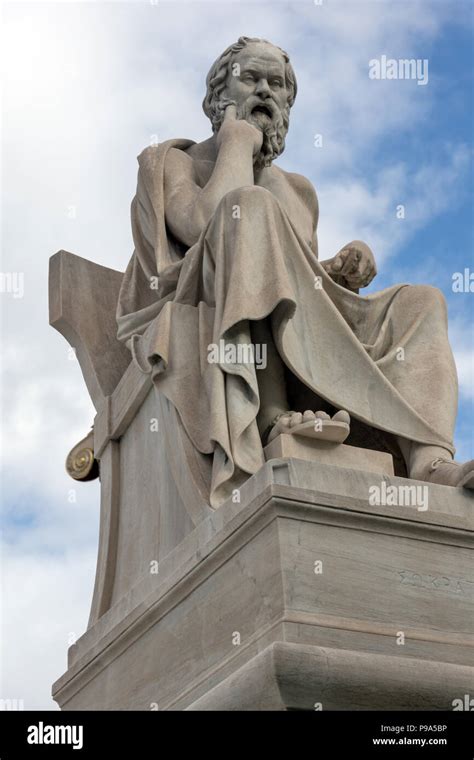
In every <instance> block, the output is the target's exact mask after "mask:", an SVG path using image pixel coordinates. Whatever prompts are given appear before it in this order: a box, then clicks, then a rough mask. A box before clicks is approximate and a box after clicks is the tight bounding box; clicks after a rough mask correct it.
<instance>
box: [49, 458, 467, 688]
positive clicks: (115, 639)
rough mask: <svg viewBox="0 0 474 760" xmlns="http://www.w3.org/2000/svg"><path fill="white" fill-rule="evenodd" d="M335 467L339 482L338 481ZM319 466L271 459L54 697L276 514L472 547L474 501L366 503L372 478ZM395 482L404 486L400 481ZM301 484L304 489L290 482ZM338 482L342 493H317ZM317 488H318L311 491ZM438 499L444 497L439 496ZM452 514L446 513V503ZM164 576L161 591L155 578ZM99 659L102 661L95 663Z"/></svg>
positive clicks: (97, 637)
mask: <svg viewBox="0 0 474 760" xmlns="http://www.w3.org/2000/svg"><path fill="white" fill-rule="evenodd" d="M334 469H337V476H338V477H337V481H336V479H335V478H334V474H335V473H334ZM354 474H355V473H354V471H353V470H345V469H344V468H334V467H332V466H330V465H317V464H315V463H310V462H304V461H302V460H294V459H291V460H272V461H270V462H268V463H267V464H266V465H265V466H264V467H262V469H261V470H260V471H259V472H258V473H257V474H256V475H255V476H253V477H252V478H251V479H250V480H249V481H248V482H247V483H246V484H245V485H244V486H243V487H242V489H241V490H242V494H241V495H242V501H241V503H240V504H235V503H233V502H231V501H228V502H226V504H224V505H223V506H222V507H221V508H220V509H219V510H217V511H216V512H215V513H214V514H212V515H211V516H210V517H209V518H207V519H206V520H204V521H203V522H202V523H201V524H200V525H198V526H197V527H196V529H195V530H194V531H193V532H192V533H191V534H190V535H189V536H187V537H186V538H185V539H184V541H183V542H182V543H181V544H180V545H179V546H178V547H176V549H175V550H174V551H173V552H171V553H170V554H169V555H168V556H167V557H166V558H165V559H164V560H163V561H162V562H161V563H160V574H159V576H153V577H150V578H145V579H144V580H143V581H142V582H140V583H139V584H137V586H135V588H134V589H132V591H131V592H130V593H129V594H127V595H126V596H125V597H123V599H122V600H120V602H118V603H117V604H116V605H114V607H113V608H111V609H110V610H109V611H108V612H107V613H106V614H105V615H103V616H102V617H101V618H99V620H98V621H97V623H96V624H95V625H94V626H93V627H92V628H90V629H89V630H88V631H86V633H85V634H84V635H83V636H82V637H81V638H80V639H78V641H77V643H76V644H74V645H73V646H72V647H71V648H70V650H69V669H68V671H67V672H66V673H65V674H63V676H61V677H60V678H59V679H58V680H57V681H56V683H55V684H54V685H53V694H54V695H56V696H58V695H59V692H62V695H61V700H62V701H63V700H64V699H65V693H66V692H69V691H71V692H75V691H77V690H79V689H80V688H82V687H83V686H84V684H85V683H86V682H87V681H88V680H90V679H91V678H93V677H94V676H95V675H96V674H97V673H98V672H99V671H100V670H102V669H103V668H104V667H106V666H107V664H108V663H110V662H111V661H112V660H113V659H115V657H117V656H119V654H120V652H122V651H124V649H126V648H127V647H128V646H130V645H131V643H132V642H133V641H135V640H136V639H138V638H139V637H140V636H141V635H142V634H143V633H144V632H145V631H146V630H148V629H149V628H150V627H151V626H152V625H154V624H155V623H156V621H157V620H159V619H160V618H161V617H163V616H164V615H165V614H167V612H169V610H170V609H172V608H173V607H175V606H176V605H177V604H179V603H180V601H181V600H182V599H183V598H184V597H185V596H186V595H188V594H189V593H190V592H191V591H192V590H193V589H194V588H196V587H197V586H198V585H199V584H200V583H202V582H203V581H204V580H205V578H207V577H209V576H210V575H211V574H212V573H213V572H214V571H215V570H216V568H217V567H218V566H219V565H221V564H222V563H223V562H225V561H226V559H227V557H228V556H229V553H230V552H234V551H236V550H237V549H239V548H241V547H242V546H244V545H245V544H246V543H247V542H248V541H250V540H251V539H252V538H253V536H255V535H256V533H258V532H259V531H260V530H262V528H263V527H265V525H267V524H269V523H270V522H271V521H272V520H274V519H276V517H278V516H286V517H294V518H296V519H308V520H311V521H315V522H322V523H325V524H328V523H330V524H333V525H342V526H345V527H347V528H348V529H350V528H353V529H360V528H364V529H365V530H370V531H372V532H379V533H388V534H392V535H409V536H411V537H412V538H419V539H422V540H429V541H432V542H438V543H448V544H450V545H460V546H466V545H468V546H472V534H471V533H470V532H469V530H468V527H467V526H468V525H469V524H471V519H470V517H469V516H468V514H467V510H469V511H470V510H472V500H471V499H470V498H469V497H467V498H466V497H465V494H463V492H462V491H460V490H459V489H453V488H447V487H445V486H434V487H433V486H430V493H431V491H433V492H434V493H435V496H436V499H435V502H436V501H437V502H438V503H437V507H438V511H436V510H429V511H428V512H419V511H417V510H416V508H411V507H380V506H375V507H374V506H369V505H368V502H367V489H368V485H369V484H371V483H373V479H374V473H363V472H357V473H356V475H357V477H356V478H354ZM384 478H385V479H387V481H388V482H390V483H398V484H406V483H407V482H410V481H407V480H406V479H403V478H388V477H387V476H384ZM292 482H293V483H294V482H300V483H301V482H304V483H305V485H306V488H298V487H295V486H292V485H291V483H292ZM318 482H319V484H320V485H321V486H324V485H326V484H327V485H329V483H330V484H331V485H332V488H334V485H335V482H337V487H338V493H330V491H329V488H328V490H326V489H325V490H323V491H320V490H318V487H317V486H318ZM310 486H313V487H310ZM440 497H441V498H440ZM448 502H449V509H445V510H444V511H442V509H443V504H445V503H446V504H448ZM157 579H159V587H158V588H157V587H156V580H157ZM99 657H100V659H98V658H99Z"/></svg>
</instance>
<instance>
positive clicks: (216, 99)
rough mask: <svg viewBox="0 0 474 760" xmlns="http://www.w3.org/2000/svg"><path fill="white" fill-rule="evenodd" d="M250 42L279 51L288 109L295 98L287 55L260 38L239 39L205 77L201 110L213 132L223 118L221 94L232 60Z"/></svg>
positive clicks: (215, 62) (291, 69)
mask: <svg viewBox="0 0 474 760" xmlns="http://www.w3.org/2000/svg"><path fill="white" fill-rule="evenodd" d="M250 42H264V43H265V44H267V45H272V47H275V48H276V49H277V50H279V51H280V53H281V54H282V56H283V58H284V60H285V83H286V87H287V90H288V108H291V106H292V105H293V103H294V102H295V98H296V91H297V85H296V77H295V72H294V71H293V67H292V65H291V63H290V57H289V55H288V53H285V51H284V50H282V49H281V48H280V47H278V46H277V45H273V43H272V42H269V41H268V40H264V39H262V38H260V37H239V39H238V40H237V42H234V44H233V45H229V47H228V48H227V49H226V50H224V52H223V53H222V55H220V56H219V58H218V59H217V60H216V61H214V63H213V64H212V66H211V68H210V70H209V73H208V75H207V77H206V85H207V91H206V95H205V97H204V100H203V102H202V108H203V111H204V113H205V114H206V116H207V117H208V118H209V119H210V120H211V124H212V129H213V132H217V130H218V129H219V127H220V125H221V123H222V120H223V118H224V110H225V107H226V105H227V102H226V101H225V100H224V99H223V98H222V93H223V91H224V89H225V86H226V81H227V75H228V73H229V68H230V65H231V62H232V58H233V57H234V56H235V55H236V54H237V53H239V52H240V51H241V50H243V49H244V47H246V46H247V45H248V44H249V43H250Z"/></svg>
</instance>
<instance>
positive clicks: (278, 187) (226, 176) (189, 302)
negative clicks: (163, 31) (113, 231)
mask: <svg viewBox="0 0 474 760" xmlns="http://www.w3.org/2000/svg"><path fill="white" fill-rule="evenodd" d="M296 89H297V85H296V78H295V74H294V72H293V69H292V66H291V64H290V61H289V58H288V55H287V54H286V53H285V52H284V51H283V50H281V49H280V48H278V47H275V46H274V45H272V44H271V43H269V42H267V41H265V40H260V39H251V38H246V37H241V38H240V39H239V40H238V41H237V42H236V43H235V44H233V45H231V46H230V47H229V48H227V50H226V51H225V52H224V53H223V54H222V55H221V56H220V57H219V58H218V60H217V61H216V62H215V63H214V64H213V66H212V67H211V70H210V72H209V74H208V76H207V93H206V96H205V98H204V102H203V108H204V111H205V113H206V115H207V116H208V117H209V119H210V121H211V124H212V129H213V135H212V136H211V137H210V138H209V139H207V140H204V141H203V142H200V143H195V142H193V141H191V140H185V139H172V140H168V141H166V142H164V143H162V144H159V145H153V146H150V147H148V148H146V149H145V150H144V151H143V152H142V153H141V155H140V156H139V172H138V186H137V192H136V196H135V198H134V200H133V202H132V228H133V237H134V244H135V251H134V253H133V256H132V259H131V261H130V263H129V266H128V268H127V271H126V273H125V276H124V279H123V283H122V287H121V292H120V297H119V303H118V310H117V321H118V337H119V339H120V340H121V341H123V342H125V343H126V345H127V346H128V347H129V348H130V350H131V351H132V353H133V356H134V359H135V361H136V362H137V363H138V364H139V366H140V367H141V368H142V369H143V370H144V371H147V372H150V373H151V374H152V377H153V382H154V384H155V387H156V388H157V389H158V390H159V391H160V392H161V393H163V394H164V395H165V396H166V397H167V398H168V400H169V401H170V402H171V403H172V404H173V405H174V407H175V408H176V410H177V412H178V414H179V417H180V419H181V422H182V424H183V426H184V428H185V430H186V433H187V435H188V436H189V438H190V439H191V441H192V443H193V445H194V447H195V449H196V451H197V452H199V455H200V456H202V457H203V458H205V459H206V460H207V462H208V466H209V472H210V479H209V501H210V503H211V504H212V505H213V506H218V505H219V504H221V503H222V502H223V501H224V500H225V499H226V498H228V497H229V496H230V495H231V494H232V492H233V490H234V489H235V488H238V487H239V486H240V485H241V484H242V483H243V482H244V481H245V480H246V479H247V478H248V477H249V476H250V475H251V474H253V473H255V472H256V471H257V470H258V469H259V467H261V466H262V464H263V463H264V454H263V448H264V446H265V445H266V443H267V442H269V441H271V440H272V439H273V438H274V437H275V436H277V435H278V434H280V433H283V432H285V433H289V434H293V435H306V436H308V435H309V436H312V437H316V438H321V439H323V440H332V441H342V440H344V439H345V438H346V437H347V436H348V435H349V437H348V439H347V442H348V443H349V444H350V443H353V444H355V445H359V446H360V445H362V446H365V447H367V448H372V449H381V450H385V451H390V452H391V453H392V454H393V455H394V458H395V464H396V472H397V473H398V474H402V475H407V476H408V477H410V478H415V479H418V480H423V481H428V482H433V483H439V484H445V485H451V486H464V487H468V488H473V487H474V464H473V462H472V461H471V462H468V463H465V464H460V463H457V462H455V461H454V459H453V456H454V447H453V430H454V424H455V419H456V410H457V376H456V368H455V364H454V360H453V356H452V352H451V349H450V346H449V342H448V337H447V318H446V305H445V302H444V298H443V296H442V294H441V292H440V291H439V290H438V289H436V288H433V287H430V286H411V285H404V284H402V285H395V286H393V287H390V288H387V289H385V290H383V291H380V292H377V293H371V294H370V295H368V296H361V295H360V294H359V289H360V288H363V287H365V286H367V285H368V284H369V283H370V282H371V281H372V279H373V278H374V276H375V275H376V265H375V261H374V256H373V254H372V251H371V250H370V248H369V247H368V245H367V244H365V243H363V242H361V241H359V240H354V241H351V242H349V243H347V245H345V246H344V247H343V248H342V249H341V250H340V251H339V252H338V253H337V254H336V255H335V256H334V257H333V258H331V259H329V260H326V261H322V262H320V261H319V259H318V247H317V239H316V228H317V223H318V200H317V196H316V192H315V190H314V188H313V186H312V184H311V183H310V182H309V180H308V179H306V178H305V177H303V176H301V175H299V174H293V173H289V172H286V171H283V170H282V169H280V168H278V167H276V166H274V165H273V160H274V159H276V158H277V157H278V156H279V155H280V154H281V153H282V152H283V149H284V146H285V137H286V133H287V130H288V125H289V114H290V109H291V106H292V105H293V103H294V100H295V97H296ZM249 347H251V348H252V350H251V351H250V352H249V351H248V350H247V349H248V348H249ZM258 357H260V360H258Z"/></svg>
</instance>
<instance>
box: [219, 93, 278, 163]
mask: <svg viewBox="0 0 474 760" xmlns="http://www.w3.org/2000/svg"><path fill="white" fill-rule="evenodd" d="M230 104H233V105H235V106H237V104H236V103H235V101H233V100H229V99H228V98H222V99H221V101H220V103H219V105H218V110H219V112H220V114H221V118H220V119H219V122H218V123H217V124H215V125H214V129H216V128H217V129H219V127H220V125H221V123H222V119H223V117H224V112H225V109H226V107H227V106H228V105H230ZM237 118H238V119H245V121H248V123H249V124H252V126H254V127H257V129H259V130H260V131H261V132H262V133H263V142H262V147H261V148H260V150H259V152H258V154H257V155H256V157H255V159H254V166H255V168H257V169H262V168H263V167H264V166H270V165H271V163H272V161H274V160H275V158H278V156H280V155H281V154H282V153H283V151H284V149H285V138H286V134H287V132H288V126H289V123H290V107H289V106H286V107H285V108H283V109H281V108H280V107H279V106H278V105H277V104H276V103H275V101H274V100H273V99H272V98H266V99H265V100H262V99H261V98H258V97H256V96H251V97H249V98H248V99H247V100H246V101H245V102H244V103H242V104H241V105H240V106H237Z"/></svg>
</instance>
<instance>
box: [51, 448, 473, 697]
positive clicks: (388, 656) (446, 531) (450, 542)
mask: <svg viewBox="0 0 474 760" xmlns="http://www.w3.org/2000/svg"><path fill="white" fill-rule="evenodd" d="M275 445H278V444H277V443H276V444H275ZM280 445H281V442H280ZM285 445H286V444H285ZM339 448H343V449H346V448H350V447H346V446H344V447H339ZM382 481H383V482H385V483H386V484H387V485H393V486H406V485H407V484H413V481H407V480H405V479H402V478H396V477H393V476H388V475H386V474H383V473H374V472H364V471H362V470H356V469H347V468H343V467H334V466H331V465H327V464H322V463H321V462H314V461H312V462H308V461H303V460H300V459H272V461H270V462H267V464H266V465H265V466H264V467H262V469H261V470H260V471H259V472H258V473H257V474H256V475H255V476H253V477H252V478H250V479H249V481H247V483H246V484H245V485H244V486H243V487H242V489H241V492H240V502H238V503H236V502H233V501H231V500H229V501H228V502H226V503H225V504H224V505H223V506H222V507H221V508H220V509H219V510H217V511H215V512H214V513H212V514H210V515H209V516H208V517H207V518H205V519H204V520H202V521H201V522H200V523H199V524H198V525H197V526H196V527H195V528H194V529H193V530H192V531H191V532H190V533H189V534H188V535H187V536H186V537H185V538H184V539H183V540H182V541H181V542H180V544H179V545H178V546H177V547H176V548H175V549H173V550H172V551H171V552H170V553H169V554H168V555H167V556H166V557H164V559H163V560H162V561H160V563H159V572H158V574H156V575H155V574H151V573H147V574H146V575H144V576H143V577H142V579H141V580H140V581H139V582H138V583H136V585H135V586H134V587H133V589H132V590H131V591H130V592H129V593H127V594H125V595H124V596H122V597H121V598H120V599H118V600H117V601H116V602H115V603H114V604H113V605H112V606H111V608H110V609H109V610H108V611H107V612H105V613H104V614H103V615H102V616H101V617H99V619H98V620H97V621H96V622H95V623H94V624H93V625H92V626H91V627H90V628H89V630H88V631H87V632H86V633H85V634H84V635H83V636H82V637H81V638H80V639H79V640H78V641H77V643H76V644H74V645H73V646H72V647H71V648H70V650H69V663H68V665H69V666H68V670H67V672H66V673H65V674H64V675H63V676H61V678H59V680H58V681H57V682H56V683H55V684H54V687H53V695H54V698H55V699H56V701H57V702H58V704H59V705H60V706H61V708H62V709H64V710H86V709H92V710H150V709H156V708H157V707H158V709H160V710H186V709H190V710H197V709H204V710H217V709H225V710H239V709H244V710H286V709H308V710H309V709H314V706H315V704H321V706H322V709H336V710H337V709H339V710H349V709H355V710H362V709H374V710H375V709H399V710H426V709H437V710H451V709H452V701H453V700H454V699H457V698H462V697H463V695H464V694H466V693H469V692H470V690H471V689H472V678H473V668H472V667H471V665H472V662H473V656H472V653H473V649H472V647H473V640H472V635H471V630H472V620H473V619H474V614H473V612H474V604H473V586H474V584H472V582H470V581H468V580H467V579H468V578H469V577H470V572H471V569H472V553H471V551H470V549H472V507H473V499H472V497H471V496H470V495H469V494H467V493H466V492H464V491H463V490H461V489H453V488H447V487H443V486H436V485H430V486H429V487H428V488H429V508H428V509H427V511H420V510H418V509H417V508H416V507H408V506H373V505H372V504H371V503H370V500H369V489H370V488H371V487H372V486H374V485H378V484H380V483H381V482H382ZM415 485H416V483H415ZM418 485H420V484H418Z"/></svg>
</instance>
